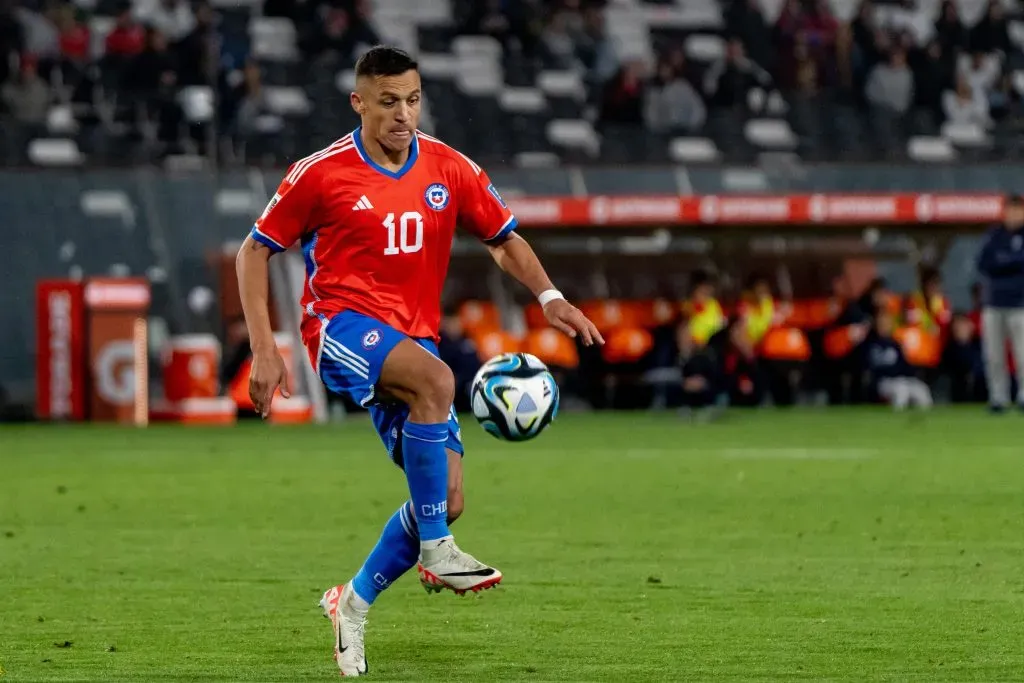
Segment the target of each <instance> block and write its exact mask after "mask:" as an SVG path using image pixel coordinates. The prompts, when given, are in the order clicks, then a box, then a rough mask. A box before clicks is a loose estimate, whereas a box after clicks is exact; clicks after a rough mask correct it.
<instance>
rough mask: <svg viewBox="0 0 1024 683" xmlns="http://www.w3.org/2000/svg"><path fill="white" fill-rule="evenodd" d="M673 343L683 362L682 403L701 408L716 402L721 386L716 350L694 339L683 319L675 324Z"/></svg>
mask: <svg viewBox="0 0 1024 683" xmlns="http://www.w3.org/2000/svg"><path fill="white" fill-rule="evenodd" d="M676 343H677V345H678V347H679V363H680V365H681V366H682V377H683V381H682V385H683V386H682V389H683V406H684V407H686V408H690V409H701V408H708V407H710V406H713V405H715V404H716V403H717V402H718V396H719V393H720V392H721V390H722V388H721V385H722V378H721V377H720V368H719V358H718V357H717V354H716V353H715V350H714V349H713V348H711V347H710V346H709V345H708V344H706V343H701V342H698V341H697V340H695V339H694V338H693V334H692V331H691V329H690V325H689V323H687V322H685V321H684V322H682V323H680V324H679V326H678V327H677V328H676Z"/></svg>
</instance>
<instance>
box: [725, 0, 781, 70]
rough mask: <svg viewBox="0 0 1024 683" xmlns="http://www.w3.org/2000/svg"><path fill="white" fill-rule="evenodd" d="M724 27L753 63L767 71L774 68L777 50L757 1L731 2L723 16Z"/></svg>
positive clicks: (770, 30) (740, 0) (735, 0)
mask: <svg viewBox="0 0 1024 683" xmlns="http://www.w3.org/2000/svg"><path fill="white" fill-rule="evenodd" d="M725 27H726V30H727V31H728V33H729V35H731V36H733V37H734V38H736V39H737V40H739V41H740V42H741V43H743V48H744V49H745V50H746V52H747V54H748V55H750V58H751V59H752V60H754V62H756V63H758V64H760V65H761V66H763V67H764V68H765V69H767V70H769V71H772V70H773V69H774V68H775V62H776V53H777V48H776V46H775V45H774V44H773V42H772V29H771V27H770V26H768V22H767V21H765V18H764V12H763V11H762V9H761V3H760V2H759V0H733V3H732V4H731V5H730V6H729V9H728V11H727V12H726V14H725Z"/></svg>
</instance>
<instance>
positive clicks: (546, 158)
mask: <svg viewBox="0 0 1024 683" xmlns="http://www.w3.org/2000/svg"><path fill="white" fill-rule="evenodd" d="M512 163H513V164H514V165H515V166H516V167H517V168H555V167H557V166H559V165H560V164H561V159H559V158H558V155H557V154H554V153H553V152H518V153H517V154H516V155H515V156H514V157H513V158H512ZM503 194H507V193H503Z"/></svg>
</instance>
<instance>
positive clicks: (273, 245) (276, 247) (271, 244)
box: [249, 225, 287, 253]
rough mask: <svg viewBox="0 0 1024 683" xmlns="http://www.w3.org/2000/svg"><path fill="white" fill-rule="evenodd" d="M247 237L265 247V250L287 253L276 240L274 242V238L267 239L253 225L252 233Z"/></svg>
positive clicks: (266, 236)
mask: <svg viewBox="0 0 1024 683" xmlns="http://www.w3.org/2000/svg"><path fill="white" fill-rule="evenodd" d="M249 235H250V236H251V237H252V238H253V239H254V240H256V241H257V242H259V243H260V244H262V245H263V246H265V247H266V248H267V249H270V251H273V252H277V253H280V252H282V251H287V247H282V246H281V245H280V244H279V243H278V242H277V241H276V240H274V238H272V237H269V236H268V235H265V234H263V233H262V232H260V231H259V229H258V228H257V227H256V226H255V225H254V226H253V228H252V231H251V232H250V233H249Z"/></svg>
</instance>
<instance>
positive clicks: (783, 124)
mask: <svg viewBox="0 0 1024 683" xmlns="http://www.w3.org/2000/svg"><path fill="white" fill-rule="evenodd" d="M743 133H744V135H745V136H746V138H747V141H748V142H749V143H750V144H752V145H755V146H757V147H761V148H762V149H793V148H794V147H796V146H797V144H798V140H797V137H796V134H794V133H793V129H792V128H790V127H789V122H788V121H786V120H784V119H751V120H750V121H747V123H746V125H745V126H744V128H743Z"/></svg>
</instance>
